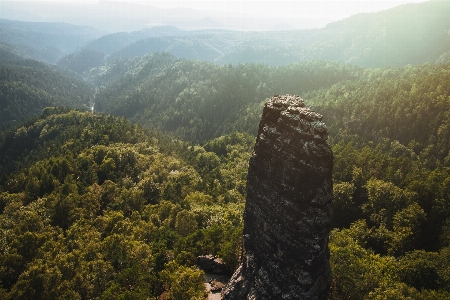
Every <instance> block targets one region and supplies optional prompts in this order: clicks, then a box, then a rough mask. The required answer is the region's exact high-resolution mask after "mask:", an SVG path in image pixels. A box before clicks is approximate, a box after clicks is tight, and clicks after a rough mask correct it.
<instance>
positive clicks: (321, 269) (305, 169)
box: [222, 95, 333, 300]
mask: <svg viewBox="0 0 450 300" xmlns="http://www.w3.org/2000/svg"><path fill="white" fill-rule="evenodd" d="M321 120H322V116H321V115H319V114H317V113H315V112H314V111H312V110H310V109H308V108H306V107H305V104H304V102H303V100H302V99H301V98H300V97H296V96H290V95H286V96H274V97H273V98H272V99H270V101H268V102H267V103H266V105H265V107H264V111H263V116H262V119H261V122H260V124H259V130H258V137H257V140H256V144H255V148H254V152H253V156H252V158H251V159H250V165H249V171H248V179H247V202H246V206H245V212H244V238H243V240H244V245H243V249H244V251H243V257H242V262H241V264H240V266H239V268H238V269H237V270H236V272H235V273H234V275H233V277H232V278H231V279H230V282H229V283H228V285H227V287H226V289H225V290H224V291H223V293H222V297H223V299H236V300H237V299H239V300H241V299H255V300H260V299H326V298H327V293H328V289H329V286H330V283H331V271H330V266H329V249H328V234H329V231H330V221H331V197H332V179H331V172H332V167H333V154H332V151H331V148H330V146H329V145H328V144H327V142H326V139H327V137H328V130H327V129H326V126H325V124H324V123H323V122H322V121H321Z"/></svg>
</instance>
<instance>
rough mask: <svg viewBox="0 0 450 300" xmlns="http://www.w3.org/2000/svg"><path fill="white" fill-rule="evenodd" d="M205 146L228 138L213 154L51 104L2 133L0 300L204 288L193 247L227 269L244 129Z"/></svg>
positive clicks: (239, 199)
mask: <svg viewBox="0 0 450 300" xmlns="http://www.w3.org/2000/svg"><path fill="white" fill-rule="evenodd" d="M214 144H215V145H220V144H225V145H226V152H225V153H223V155H222V156H221V157H220V158H219V156H218V155H217V154H215V153H214V152H208V151H206V150H205V149H204V148H203V147H201V146H194V147H192V146H189V145H188V144H186V143H183V142H181V141H177V140H173V139H171V138H169V137H166V136H164V135H161V134H159V133H156V132H154V133H151V132H146V131H144V130H143V129H142V128H141V127H140V126H138V125H135V124H131V123H129V122H127V121H126V120H124V119H123V118H118V117H113V116H105V115H99V114H91V113H87V112H81V111H75V110H69V109H61V108H47V109H45V110H44V112H43V114H42V115H41V116H39V117H38V118H36V119H35V120H33V121H30V122H27V123H26V124H25V125H24V126H22V127H16V128H14V130H11V131H9V132H5V133H2V134H1V135H0V166H1V167H0V191H1V192H0V213H1V214H0V234H1V236H2V237H3V238H4V239H3V240H2V241H3V242H2V244H1V245H0V247H1V254H0V269H1V270H2V272H0V283H1V284H0V295H1V296H2V299H27V298H28V299H30V298H71V299H74V298H75V299H76V298H78V299H86V298H110V299H111V297H112V296H113V295H114V296H115V297H131V298H133V299H141V298H156V297H157V296H159V295H160V294H161V293H162V292H164V291H165V292H166V293H169V294H171V295H173V296H172V297H173V298H178V299H180V298H187V299H193V298H195V297H197V298H198V297H200V296H202V295H204V293H205V290H204V284H203V282H204V274H203V271H199V270H197V269H196V268H195V263H196V257H197V256H198V255H203V254H205V253H207V254H212V255H220V256H221V257H222V259H223V261H224V263H225V264H226V266H227V268H229V269H230V270H231V269H233V268H234V267H235V265H236V263H237V262H238V253H237V252H236V247H237V246H238V245H239V240H240V232H241V230H242V227H241V219H242V218H241V215H242V209H243V199H244V196H243V194H242V193H245V191H244V186H243V184H244V182H245V176H246V167H245V166H246V165H247V160H248V157H249V153H250V148H251V146H252V144H253V138H252V137H250V136H247V135H242V134H233V135H230V136H228V137H223V138H222V139H221V140H217V141H215V142H214ZM236 169H237V170H236ZM74 260H75V261H76V262H75V261H74ZM181 278H184V279H183V280H185V281H184V282H183V283H180V279H181ZM49 279H51V280H49ZM199 295H200V296H199Z"/></svg>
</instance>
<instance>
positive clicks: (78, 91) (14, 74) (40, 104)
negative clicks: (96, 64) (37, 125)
mask: <svg viewBox="0 0 450 300" xmlns="http://www.w3.org/2000/svg"><path fill="white" fill-rule="evenodd" d="M93 97H94V88H93V87H92V86H91V85H89V84H87V83H86V82H85V81H83V80H82V79H80V78H76V77H74V74H73V72H67V71H64V70H58V69H56V68H55V67H52V66H49V65H46V64H44V63H40V62H37V61H35V60H31V59H30V60H17V59H12V60H0V130H5V129H7V128H9V127H11V126H13V125H18V124H21V123H22V122H24V121H26V120H28V119H29V118H30V117H32V116H38V115H39V114H40V113H41V112H42V110H43V109H44V108H45V107H47V106H55V105H57V106H67V107H73V108H81V107H87V106H89V105H92V102H93V100H94V99H93Z"/></svg>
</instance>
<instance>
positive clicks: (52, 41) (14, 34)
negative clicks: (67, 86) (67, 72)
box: [0, 19, 102, 64]
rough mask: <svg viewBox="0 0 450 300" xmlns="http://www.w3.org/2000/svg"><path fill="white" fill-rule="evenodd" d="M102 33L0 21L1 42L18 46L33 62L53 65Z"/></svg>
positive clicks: (79, 28) (72, 26) (43, 24)
mask: <svg viewBox="0 0 450 300" xmlns="http://www.w3.org/2000/svg"><path fill="white" fill-rule="evenodd" d="M101 35H102V33H101V32H100V31H98V30H96V29H94V28H90V27H82V26H76V25H72V24H67V23H49V22H20V21H14V20H6V19H0V42H1V43H4V44H10V45H12V46H14V47H18V48H20V49H22V50H23V51H25V52H26V54H27V55H28V56H29V57H30V58H33V59H36V60H40V61H44V62H47V63H52V64H54V63H56V62H57V61H58V59H59V58H61V57H62V56H64V55H66V54H69V53H71V52H73V51H75V50H76V49H77V48H78V47H81V46H83V45H84V44H86V43H87V42H88V41H91V40H93V39H95V38H98V37H100V36H101Z"/></svg>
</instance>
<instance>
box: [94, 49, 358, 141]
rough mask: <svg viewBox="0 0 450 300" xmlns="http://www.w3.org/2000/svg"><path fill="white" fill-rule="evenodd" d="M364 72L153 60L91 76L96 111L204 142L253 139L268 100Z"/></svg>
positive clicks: (314, 64)
mask: <svg viewBox="0 0 450 300" xmlns="http://www.w3.org/2000/svg"><path fill="white" fill-rule="evenodd" d="M360 71H361V70H360V69H358V68H356V67H353V66H348V65H343V64H339V63H331V62H319V61H310V62H306V63H300V64H293V65H289V66H285V67H276V68H275V67H273V68H271V67H267V66H264V65H253V64H249V65H239V66H231V65H230V66H219V65H215V64H211V63H206V62H200V61H188V60H182V59H178V58H175V57H173V56H171V55H168V54H149V55H146V56H143V57H138V58H135V59H128V60H117V61H113V62H112V63H109V64H107V65H105V66H101V67H98V68H97V69H94V70H91V73H90V76H91V77H90V80H91V81H92V82H94V83H95V84H96V85H97V86H98V87H99V91H98V93H97V96H96V103H95V105H96V109H97V110H99V111H103V112H105V113H112V114H115V115H120V116H125V117H127V118H129V119H130V120H133V121H135V122H139V123H141V124H143V125H144V126H146V127H149V128H155V129H158V130H162V131H164V132H169V133H173V134H176V136H178V137H180V138H182V139H184V140H189V141H195V142H201V141H205V140H208V139H211V138H216V137H219V136H221V135H223V134H228V133H231V132H232V131H247V132H251V133H252V134H255V132H256V129H257V125H258V119H259V110H260V109H261V108H262V103H263V101H264V100H265V99H266V98H267V97H268V96H267V95H273V94H281V93H292V94H304V93H306V92H308V91H312V90H315V89H319V88H325V87H330V86H331V85H332V84H334V83H337V82H339V81H341V80H344V79H353V78H356V76H357V74H358V72H360ZM100 85H101V86H100Z"/></svg>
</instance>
